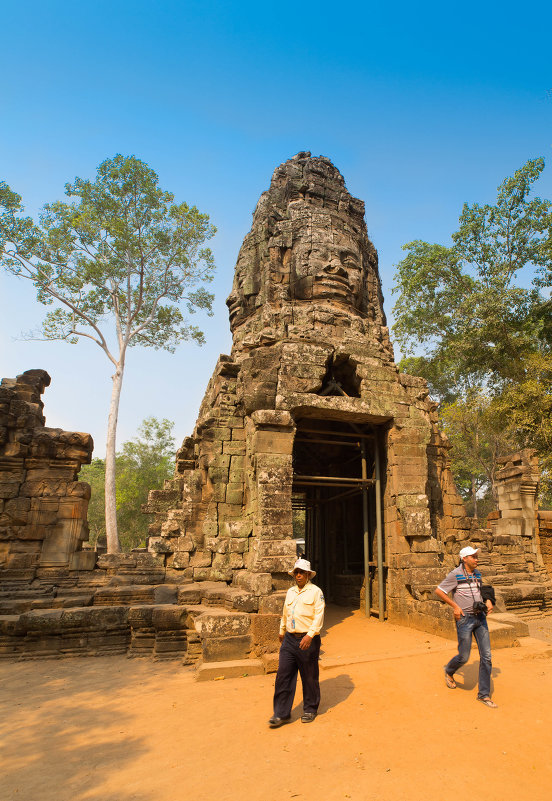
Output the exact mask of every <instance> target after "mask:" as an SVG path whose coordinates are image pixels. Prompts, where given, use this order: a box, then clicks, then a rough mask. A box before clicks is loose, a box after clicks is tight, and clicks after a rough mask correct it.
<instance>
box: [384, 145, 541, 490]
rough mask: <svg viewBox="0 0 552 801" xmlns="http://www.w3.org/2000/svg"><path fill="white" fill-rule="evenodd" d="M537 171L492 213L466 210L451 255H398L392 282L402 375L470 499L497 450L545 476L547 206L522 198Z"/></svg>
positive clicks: (412, 251)
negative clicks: (529, 454) (436, 427)
mask: <svg viewBox="0 0 552 801" xmlns="http://www.w3.org/2000/svg"><path fill="white" fill-rule="evenodd" d="M543 169H544V160H543V159H541V158H538V159H534V160H531V161H528V162H527V163H526V164H525V165H524V166H523V167H522V168H521V169H520V170H517V171H516V172H515V174H514V175H513V176H512V177H511V178H506V180H505V181H503V183H502V184H501V185H500V186H499V188H498V194H497V202H496V204H495V205H483V206H480V205H478V204H474V205H473V206H469V205H468V204H465V205H464V208H463V211H462V214H461V216H460V225H459V229H458V231H456V232H455V233H453V234H452V241H453V244H452V246H450V247H445V246H443V245H437V244H429V243H427V242H422V241H419V240H417V241H414V242H410V243H409V244H407V245H405V246H404V250H406V251H407V255H406V257H405V258H404V259H403V260H402V261H401V262H400V263H399V265H398V268H397V273H396V276H395V278H396V286H395V288H394V290H393V292H394V293H398V294H399V298H398V301H397V303H396V305H395V307H394V310H393V311H394V314H395V319H396V323H395V325H394V328H393V330H394V333H395V336H396V339H397V341H398V343H399V345H400V347H401V349H402V351H403V353H404V354H405V358H404V359H403V360H402V362H401V364H400V367H401V369H403V370H406V371H408V372H411V373H414V374H417V375H421V376H423V377H424V378H426V379H427V381H428V384H429V387H430V391H431V392H432V394H433V395H435V396H436V397H438V398H439V399H440V400H441V402H442V404H443V406H442V409H441V419H442V422H443V425H444V427H445V428H448V431H449V434H450V435H451V438H452V439H453V442H454V445H455V450H456V455H453V459H454V466H455V474H456V479H457V481H458V483H459V484H460V486H464V491H465V492H466V491H467V490H466V482H468V483H469V484H470V485H471V492H472V497H473V498H475V497H476V494H477V490H475V489H474V484H473V483H472V482H475V486H479V493H481V492H484V490H485V487H487V486H492V474H493V470H494V466H493V465H494V460H495V459H496V458H497V455H498V454H499V453H502V452H503V448H506V449H510V450H511V449H514V448H517V447H533V448H535V449H536V450H537V452H538V453H539V456H540V459H541V464H542V466H543V467H544V469H545V473H546V472H547V471H549V470H550V466H551V465H550V461H549V453H550V445H551V444H552V428H551V425H550V411H551V410H552V406H551V403H552V383H551V378H552V348H551V346H552V316H551V314H550V311H551V301H550V297H549V290H550V288H551V287H552V211H551V209H552V204H551V203H550V201H548V200H542V199H540V198H532V197H530V194H531V191H532V188H533V185H534V184H535V182H536V181H537V180H538V178H539V177H540V175H541V173H542V171H543ZM531 280H532V286H531V288H527V287H526V286H523V284H525V285H527V284H528V283H529V282H530V281H531ZM542 290H545V292H544V293H543V292H542ZM497 435H499V436H498V439H496V437H497ZM476 436H478V437H480V442H479V446H476V445H475V443H474V437H476ZM474 460H475V462H474ZM477 462H479V463H480V468H481V472H479V473H478V470H477V464H476V463H477ZM483 465H484V467H483ZM545 477H546V476H545Z"/></svg>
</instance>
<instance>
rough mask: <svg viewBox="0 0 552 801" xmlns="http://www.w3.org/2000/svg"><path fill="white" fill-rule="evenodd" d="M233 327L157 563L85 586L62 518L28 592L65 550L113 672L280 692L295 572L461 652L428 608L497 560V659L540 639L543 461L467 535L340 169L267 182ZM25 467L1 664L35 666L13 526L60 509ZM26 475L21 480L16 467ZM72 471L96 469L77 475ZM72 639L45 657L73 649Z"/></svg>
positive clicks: (160, 539) (306, 164)
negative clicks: (225, 681)
mask: <svg viewBox="0 0 552 801" xmlns="http://www.w3.org/2000/svg"><path fill="white" fill-rule="evenodd" d="M227 305H228V309H229V316H230V326H231V330H232V335H233V346H232V351H231V353H230V354H228V355H221V356H220V358H219V360H218V363H217V365H216V368H215V370H214V373H213V376H212V378H211V380H210V381H209V384H208V386H207V390H206V393H205V397H204V400H203V403H202V405H201V408H200V411H199V416H198V419H197V423H196V426H195V429H194V431H193V433H192V435H191V436H190V437H187V438H186V439H185V440H184V442H183V444H182V447H181V448H180V450H179V452H178V454H177V462H176V472H175V477H174V479H173V480H171V481H169V482H166V486H165V488H164V489H161V490H153V491H151V492H150V496H149V501H148V503H147V505H146V506H145V507H144V511H145V512H146V513H148V514H150V515H152V523H151V526H150V536H149V540H148V547H147V553H146V552H142V551H139V550H137V551H136V552H133V553H132V554H129V555H113V556H108V555H100V556H96V558H95V563H94V565H93V566H92V567H91V566H90V564H87V565H86V567H87V568H88V570H87V571H83V570H79V566H80V567H83V566H84V565H81V564H80V562H79V559H81V560H83V559H86V558H91V557H87V556H86V557H80V556H79V555H78V554H79V547H77V542H80V540H79V537H77V538H76V539H75V540H74V542H73V540H71V542H73V545H74V547H73V545H71V546H69V545H67V543H68V542H69V540H68V539H67V537H65V539H63V537H62V540H63V543H64V545H63V546H60V545H59V542H60V540H59V538H58V539H56V535H55V534H54V532H55V531H56V530H58V529H56V526H58V527H59V526H60V525H61V524H60V523H59V521H58V522H54V519H53V518H52V522H51V526H53V528H48V537H47V538H46V539H42V540H41V539H40V538H38V537H37V538H36V539H34V540H32V541H33V542H34V543H35V545H33V547H32V548H31V549H30V550H29V553H30V554H31V556H30V557H29V560H28V562H25V565H27V567H26V569H27V570H34V571H35V573H34V578H33V579H32V581H31V583H32V582H34V586H35V591H38V588H39V587H42V588H43V590H44V592H46V590H45V589H44V588H45V586H46V584H45V583H46V582H47V581H48V578H49V577H48V575H47V573H45V572H44V571H45V570H47V569H50V570H51V569H52V566H51V565H48V562H47V561H45V557H44V554H47V553H49V552H54V551H55V552H56V553H61V551H60V548H61V550H63V547H66V551H64V552H63V553H64V554H66V555H68V556H69V558H68V559H67V560H66V562H65V563H64V566H63V569H64V570H65V573H64V575H63V576H61V577H60V575H59V572H58V574H57V576H58V577H57V584H58V586H60V583H63V582H65V584H64V587H65V592H66V596H65V598H66V599H70V598H73V597H77V596H79V593H80V597H82V595H83V590H86V593H87V597H88V598H89V600H88V601H87V603H86V604H85V605H84V606H82V607H79V608H80V609H81V612H80V613H79V614H80V616H81V617H80V618H79V620H80V624H81V631H83V632H86V625H87V624H85V623H82V620H84V619H86V615H87V614H88V615H89V616H90V615H91V611H90V610H95V611H96V612H98V615H99V617H97V618H96V619H95V622H94V621H92V619H91V618H90V620H91V622H90V625H91V626H92V624H93V623H94V625H95V626H96V628H95V629H94V631H95V632H97V636H96V638H95V639H93V642H92V641H91V642H92V644H91V645H90V646H89V645H88V644H85V645H84V646H83V652H86V653H94V652H96V651H97V652H101V647H100V646H99V645H98V643H99V642H100V641H101V632H102V631H104V632H105V628H104V629H102V625H104V624H103V623H102V620H104V621H105V620H107V617H105V618H102V616H101V614H100V610H103V614H104V615H106V616H107V614H108V613H107V611H106V610H111V619H112V624H113V625H112V628H111V629H110V631H112V632H116V634H114V635H113V636H114V637H115V639H111V640H110V641H109V642H110V643H111V646H109V647H111V648H112V649H113V648H119V652H122V651H127V652H129V653H131V654H133V655H143V654H144V655H146V654H153V655H154V656H157V657H159V658H162V657H163V656H171V657H179V658H180V657H183V658H184V661H185V662H187V663H188V664H192V663H193V664H197V665H198V670H199V673H198V675H199V676H200V677H203V678H209V677H212V676H213V675H217V671H218V672H219V673H220V672H221V671H223V672H224V673H225V675H232V670H234V675H237V674H239V671H242V672H248V673H252V672H261V671H263V670H271V669H273V667H274V662H275V652H276V650H277V626H278V617H279V612H280V607H281V603H282V599H283V595H284V592H285V589H286V588H287V587H288V586H289V582H290V577H289V576H288V574H287V571H288V570H289V568H290V567H291V566H292V565H293V562H294V560H295V558H296V555H297V553H298V550H304V551H305V553H306V557H307V558H308V559H310V560H311V562H312V563H313V566H314V568H315V569H316V570H317V578H316V581H317V583H319V584H320V585H321V586H322V588H323V590H324V593H325V596H326V600H327V602H329V603H335V604H340V605H344V606H349V607H356V608H359V607H361V608H362V609H363V610H364V611H365V613H366V614H368V615H373V616H375V617H377V618H379V619H380V620H381V621H384V620H389V621H393V622H396V623H400V624H403V625H408V626H412V627H415V628H419V629H422V630H426V631H432V632H436V633H441V634H444V635H446V636H451V635H452V623H451V620H450V615H449V614H448V610H446V609H444V607H443V605H441V604H440V603H439V601H437V600H436V598H435V596H434V595H433V590H434V588H435V586H436V585H437V583H438V582H439V581H440V580H441V578H442V577H443V576H444V574H445V573H446V572H447V570H449V569H450V568H451V567H452V566H453V564H454V562H453V560H454V558H455V557H456V555H457V554H458V551H459V549H460V547H462V545H464V544H466V543H468V542H470V543H475V544H476V545H477V546H480V547H481V548H482V555H483V558H482V559H481V565H482V568H483V571H484V573H485V576H486V577H487V578H488V579H489V580H490V581H491V583H493V584H494V585H495V587H496V589H497V591H498V595H499V599H500V610H501V613H500V614H498V615H497V616H496V617H495V616H494V615H493V617H494V618H495V622H494V623H493V626H494V642H495V644H500V643H502V644H508V643H510V642H512V640H513V638H514V637H515V636H519V635H520V634H523V633H526V625H525V624H524V622H523V620H522V619H521V618H520V617H518V615H519V614H521V615H525V616H527V615H531V614H539V613H542V611H544V610H547V609H550V608H551V607H552V584H551V580H550V573H549V571H550V570H551V561H550V542H551V534H552V523H551V522H550V520H549V519H548V517H547V515H546V513H543V515H544V516H541V517H540V518H539V516H538V513H537V511H536V493H537V485H538V468H537V465H536V462H535V460H534V458H533V456H532V454H531V453H530V452H528V451H523V452H521V453H519V454H515V455H513V456H512V457H511V458H510V460H508V461H507V462H505V464H504V466H503V468H502V469H501V472H500V474H499V510H498V512H496V513H495V514H494V515H491V518H490V519H489V521H488V526H489V528H485V529H481V528H479V527H478V526H479V524H478V523H477V522H476V521H473V520H472V519H470V518H469V517H467V516H466V513H465V509H464V506H463V503H462V500H461V498H460V496H459V495H458V493H457V491H456V489H455V487H454V483H453V480H452V475H451V472H450V464H449V457H448V451H449V445H448V442H447V440H446V438H445V437H444V436H443V435H442V434H441V433H440V432H439V429H438V425H437V411H436V404H435V403H434V402H433V401H432V400H431V399H430V398H429V397H428V390H427V386H426V384H425V381H424V380H422V379H420V378H415V377H412V376H409V375H405V374H403V373H399V371H398V369H397V366H396V365H395V362H394V355H393V349H392V345H391V342H390V339H389V331H388V328H387V325H386V319H385V314H384V311H383V297H382V292H381V283H380V277H379V272H378V257H377V252H376V250H375V248H374V246H373V244H372V242H371V241H370V239H369V237H368V231H367V227H366V222H365V219H364V204H363V202H362V201H360V200H358V199H356V198H354V197H352V196H351V195H350V193H349V192H348V190H347V188H346V186H345V182H344V179H343V177H342V176H341V174H340V173H339V171H338V170H337V169H336V167H334V165H333V164H332V163H331V161H330V160H329V159H327V158H324V157H312V156H311V154H310V153H308V152H304V153H299V154H297V155H296V156H295V157H293V158H292V159H290V160H289V161H287V162H285V163H284V164H282V165H280V166H279V167H278V168H277V169H276V170H275V171H274V174H273V176H272V181H271V184H270V187H269V189H268V190H267V191H266V192H264V193H263V194H262V195H261V198H260V200H259V202H258V204H257V207H256V209H255V212H254V215H253V224H252V227H251V230H250V232H249V233H248V234H247V236H246V237H245V239H244V242H243V245H242V248H241V250H240V253H239V256H238V260H237V264H236V270H235V276H234V283H233V287H232V292H231V294H230V296H229V298H228V301H227ZM31 372H36V371H31ZM24 375H27V374H24ZM20 380H21V379H18V381H20ZM23 383H25V382H23ZM2 399H3V396H2ZM33 402H34V403H35V405H36V404H37V401H36V399H35V400H34V401H33ZM37 408H38V407H37ZM6 414H8V411H6ZM9 414H12V413H11V412H9ZM10 419H11V418H10ZM37 420H38V422H39V419H38V418H37V419H35V420H34V422H33V425H36V424H37ZM29 425H31V422H30V421H29ZM31 427H32V426H31ZM2 430H3V429H1V428H0V432H1V431H2ZM73 436H76V435H73ZM78 436H81V437H82V436H83V435H78ZM18 441H21V442H22V441H23V440H21V438H19V440H18ZM84 445H85V442H84V440H83V442H82V443H81V447H84ZM1 448H4V449H5V448H6V445H2V446H1ZM16 450H17V448H16ZM12 453H13V456H12ZM32 454H34V451H32V448H31V451H29V452H25V453H20V452H18V454H15V451H13V448H12V450H8V451H5V452H4V450H0V469H1V470H3V471H5V470H11V471H12V479H13V481H12V479H10V481H12V484H13V486H12V485H10V486H12V489H10V490H9V493H11V494H9V493H8V495H2V498H5V500H1V501H0V504H2V505H3V507H2V506H0V512H3V514H2V516H1V517H0V539H1V544H0V555H2V558H3V560H4V563H3V564H4V566H3V569H0V581H3V582H4V583H5V582H6V581H7V578H8V573H9V576H10V577H11V578H10V580H11V581H12V585H11V590H10V591H9V592H11V595H9V592H8V591H6V592H7V594H6V593H3V595H4V597H5V600H4V603H3V608H2V607H0V612H3V613H4V617H2V618H1V619H0V652H2V653H4V655H17V654H19V655H24V654H25V652H26V651H25V641H27V642H31V641H33V642H37V636H38V635H37V634H36V631H37V629H38V628H39V624H38V623H37V619H38V617H39V615H38V613H37V608H36V607H32V604H31V606H30V607H29V608H28V609H27V610H24V609H22V607H21V603H22V602H23V600H24V595H22V594H21V593H23V592H24V589H23V587H22V585H21V587H20V597H19V600H20V605H19V606H17V603H16V602H15V601H14V600H13V598H14V597H15V596H14V593H15V585H13V582H14V581H15V580H16V578H17V577H16V576H15V574H14V570H17V569H18V567H17V566H18V565H20V564H22V563H20V562H18V561H17V559H15V556H16V554H17V553H20V552H21V546H20V544H18V543H21V542H23V541H25V538H26V536H27V534H26V532H27V530H28V528H29V527H30V526H31V525H35V523H31V520H30V517H27V516H26V515H25V514H22V516H20V518H18V520H19V521H20V522H19V523H18V525H19V527H20V528H19V530H18V531H19V533H17V532H16V533H13V532H14V529H13V526H14V522H13V520H14V518H13V514H14V512H13V510H14V509H16V508H18V509H21V510H23V512H28V513H29V514H31V511H30V510H33V512H35V511H36V512H40V513H41V514H45V513H46V506H48V504H46V506H43V503H44V502H43V501H40V502H38V501H35V500H34V499H33V496H32V494H31V490H30V489H29V487H26V485H25V481H27V484H28V482H29V480H30V479H27V480H26V479H25V478H24V476H23V472H22V471H23V470H29V471H30V470H31V461H29V460H30V459H31V455H32ZM88 456H89V454H88ZM15 458H20V459H23V460H24V463H23V462H22V463H21V465H20V464H19V463H18V465H15V463H13V465H12V462H10V461H9V459H15ZM66 458H69V456H67V454H66ZM71 458H73V459H74V460H78V459H80V462H81V463H82V462H84V461H86V455H85V454H84V453H81V454H80V455H77V454H73V455H72V456H71ZM10 465H11V466H10ZM52 469H53V467H52ZM67 469H69V468H68V467H67ZM18 471H19V472H18ZM16 474H17V475H16ZM64 480H65V479H64ZM18 481H20V483H19V485H18V488H17V489H16V484H17V482H18ZM0 482H2V483H1V484H0V486H1V487H4V486H6V480H5V479H4V478H3V477H2V478H0ZM76 486H78V482H76V480H75V476H74V475H73V476H72V478H71V482H70V483H69V484H67V486H66V487H65V486H64V488H63V492H66V493H67V495H69V496H70V497H73V496H75V495H76V494H77V490H76V489H75V487H76ZM23 487H26V488H25V489H23ZM69 488H71V489H69ZM79 491H80V492H81V496H82V497H83V498H85V497H86V495H85V493H84V494H83V493H82V491H81V490H79ZM60 492H61V489H60ZM46 495H49V493H46V492H44V493H43V496H42V497H44V496H46ZM81 496H79V497H81ZM29 498H30V501H29V500H28V499H29ZM22 499H23V500H22ZM25 499H26V500H25ZM66 502H67V497H65V496H64V499H63V500H60V501H59V505H58V507H56V513H57V515H58V518H61V514H60V511H59V510H60V509H63V510H65V508H66ZM49 508H50V507H49V506H48V509H49ZM79 508H80V509H81V511H82V510H83V509H84V506H83V505H81V506H80V507H79ZM52 514H53V511H52ZM64 514H65V512H64ZM75 514H76V513H75ZM79 514H80V513H79ZM71 519H77V518H71ZM41 520H42V521H43V522H44V523H45V524H46V518H44V517H43V518H41ZM47 520H48V521H50V518H47ZM56 521H57V518H56ZM2 526H4V528H2ZM64 526H65V524H64ZM64 526H62V529H63V531H66V529H67V526H65V527H64ZM60 530H61V529H60ZM80 531H82V528H81V529H80ZM6 532H11V534H10V533H8V534H6ZM60 536H61V535H60ZM64 536H65V535H64ZM79 536H80V534H79ZM27 539H28V540H29V541H31V539H32V538H31V537H27ZM50 540H51V543H50ZM6 543H8V545H7V546H6ZM40 543H42V545H40ZM39 546H40V547H39ZM67 547H69V550H70V548H71V547H73V552H72V553H71V554H69V551H67ZM18 549H19V550H18ZM48 549H50V550H48ZM56 549H57V550H56ZM23 550H24V552H25V553H26V552H27V551H26V550H25V549H23ZM543 554H544V559H543ZM33 555H34V556H33ZM64 558H65V557H64ZM14 559H15V561H14ZM75 560H76V561H75ZM60 566H61V563H59V564H58V568H59V567H60ZM547 568H548V569H547ZM21 569H22V568H21ZM6 571H8V572H6ZM10 571H11V573H10ZM50 580H51V577H50ZM21 581H23V579H21ZM37 582H38V583H37ZM27 584H29V576H27ZM26 591H27V593H29V590H28V589H27V590H26ZM86 593H85V594H86ZM8 595H9V597H8ZM29 597H30V596H29ZM55 597H56V598H57V597H59V592H58V595H56V596H55ZM69 602H70V601H68V603H69ZM10 603H11V606H10ZM87 610H88V611H87ZM10 612H11V613H12V614H11V615H10V614H9V613H10ZM512 612H515V613H516V614H512ZM75 614H76V613H75ZM25 615H26V617H25ZM60 615H61V613H60ZM7 617H11V618H12V619H11V620H9V621H8V620H6V618H7ZM54 617H55V616H54ZM66 617H68V616H67V615H66ZM69 617H70V616H69ZM77 617H78V615H77ZM15 618H17V620H15ZM58 618H59V619H58ZM58 618H55V625H54V624H52V625H53V628H52V629H51V638H56V637H57V638H58V640H57V641H59V642H62V640H63V637H64V636H65V635H64V631H65V630H64V628H63V623H62V620H61V618H62V615H61V616H58ZM44 625H45V624H44ZM33 626H35V628H33ZM56 626H57V628H56ZM10 627H11V628H10ZM82 636H83V637H84V638H85V634H83V635H82ZM33 637H34V640H33ZM117 638H118V639H117ZM85 639H86V638H85ZM52 643H53V640H52ZM114 643H116V644H118V645H114ZM106 647H108V646H106ZM94 649H96V651H95V650H94ZM98 649H99V650H98ZM46 650H48V649H46ZM50 650H51V651H54V652H55V644H51V649H50ZM221 665H224V666H226V667H221ZM232 666H233V667H232ZM244 666H245V667H244Z"/></svg>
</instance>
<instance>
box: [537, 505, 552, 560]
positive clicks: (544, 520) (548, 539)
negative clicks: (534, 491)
mask: <svg viewBox="0 0 552 801" xmlns="http://www.w3.org/2000/svg"><path fill="white" fill-rule="evenodd" d="M538 534H539V544H540V551H541V554H542V559H543V562H544V566H545V567H546V570H547V571H548V573H549V575H550V576H552V512H539V514H538Z"/></svg>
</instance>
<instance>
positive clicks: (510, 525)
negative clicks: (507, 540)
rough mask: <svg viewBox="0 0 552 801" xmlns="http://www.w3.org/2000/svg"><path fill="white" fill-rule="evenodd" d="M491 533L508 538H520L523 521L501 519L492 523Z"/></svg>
mask: <svg viewBox="0 0 552 801" xmlns="http://www.w3.org/2000/svg"><path fill="white" fill-rule="evenodd" d="M492 529H493V532H494V533H496V534H498V535H502V536H508V537H521V536H522V535H523V533H524V521H523V519H521V518H501V519H500V520H497V521H495V522H494V523H492Z"/></svg>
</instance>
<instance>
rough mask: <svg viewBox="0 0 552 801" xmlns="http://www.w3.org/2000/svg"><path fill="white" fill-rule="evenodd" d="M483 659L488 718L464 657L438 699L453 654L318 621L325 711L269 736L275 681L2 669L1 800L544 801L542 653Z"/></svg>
mask: <svg viewBox="0 0 552 801" xmlns="http://www.w3.org/2000/svg"><path fill="white" fill-rule="evenodd" d="M521 642H522V644H521V646H520V647H519V648H509V649H503V650H497V651H495V653H494V655H493V661H494V668H493V682H494V694H493V697H494V699H495V701H496V702H497V703H498V704H499V708H498V709H496V710H491V709H487V708H486V707H484V706H483V705H482V704H480V703H478V702H476V689H477V688H476V681H477V659H476V654H477V652H476V651H475V654H474V655H473V658H472V660H470V662H469V663H468V665H467V666H466V668H465V669H464V671H462V673H461V674H458V678H459V679H460V682H462V684H463V686H462V687H459V688H458V689H457V690H454V691H451V690H448V689H447V688H446V687H445V684H444V680H443V664H444V663H445V662H446V661H447V660H448V658H449V657H450V656H451V655H452V654H453V652H454V643H452V642H450V641H447V640H444V639H441V638H440V637H435V636H431V635H427V634H424V633H420V632H416V631H413V630H411V629H407V628H402V627H399V626H394V625H390V624H387V623H385V624H380V623H378V622H377V621H375V620H370V621H367V620H366V619H364V618H363V617H362V616H361V615H360V614H359V613H355V614H348V615H347V614H345V615H344V613H343V612H341V613H339V612H337V611H336V610H333V611H331V612H330V615H329V619H328V631H327V634H326V636H325V637H324V640H323V650H324V656H323V660H322V666H323V669H322V671H321V689H322V704H321V708H320V714H319V716H318V718H317V719H316V720H315V721H314V723H311V724H307V725H305V724H302V723H301V721H300V715H301V693H300V689H298V692H297V696H296V705H295V707H294V710H293V715H292V718H293V719H292V722H291V724H288V725H285V726H282V727H281V728H280V729H275V730H271V729H269V728H268V726H267V720H268V718H269V716H270V714H271V698H272V690H273V686H274V676H273V675H269V676H258V677H247V678H239V679H226V680H224V681H214V682H205V683H197V682H196V681H195V680H194V675H193V672H192V671H191V670H190V669H188V668H182V667H181V666H180V665H179V664H178V663H176V662H152V661H149V660H132V659H127V658H126V657H102V658H97V659H94V658H87V659H68V660H41V661H32V662H16V661H12V660H9V661H3V662H2V663H0V704H1V707H0V731H1V741H2V747H1V750H0V763H1V767H0V799H1V801H8V799H9V800H10V801H11V800H12V799H17V801H131V799H132V800H133V801H184V800H186V801H188V799H189V800H190V801H192V800H193V801H226V800H227V799H228V800H230V801H234V799H240V801H241V799H246V801H282V800H284V801H287V799H292V798H296V799H307V798H308V799H317V801H334V800H336V801H337V799H340V800H341V799H354V800H355V801H406V799H408V800H409V801H441V799H443V801H448V799H452V798H453V797H455V796H458V795H459V794H462V795H464V794H469V795H470V796H472V797H474V798H476V799H478V800H479V801H509V799H530V801H545V800H546V801H549V799H550V798H551V797H552V791H551V788H552V765H551V759H550V748H551V745H552V680H551V679H552V660H551V657H552V648H551V646H550V643H547V642H545V641H538V640H534V639H529V638H528V639H526V640H522V641H521Z"/></svg>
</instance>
